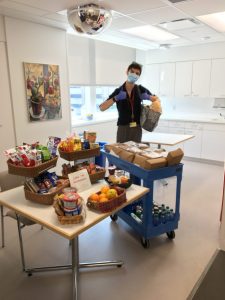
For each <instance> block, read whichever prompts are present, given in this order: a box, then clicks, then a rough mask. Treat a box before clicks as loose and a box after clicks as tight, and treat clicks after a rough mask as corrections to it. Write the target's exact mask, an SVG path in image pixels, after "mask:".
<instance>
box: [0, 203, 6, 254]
mask: <svg viewBox="0 0 225 300" xmlns="http://www.w3.org/2000/svg"><path fill="white" fill-rule="evenodd" d="M0 208H1V231H2V248H4V247H5V228H4V212H3V206H2V205H0Z"/></svg>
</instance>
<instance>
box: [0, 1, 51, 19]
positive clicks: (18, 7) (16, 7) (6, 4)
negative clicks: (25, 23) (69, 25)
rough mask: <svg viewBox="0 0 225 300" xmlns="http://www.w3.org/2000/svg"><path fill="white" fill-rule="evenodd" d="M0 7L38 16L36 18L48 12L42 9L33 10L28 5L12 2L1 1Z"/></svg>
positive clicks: (33, 8)
mask: <svg viewBox="0 0 225 300" xmlns="http://www.w3.org/2000/svg"><path fill="white" fill-rule="evenodd" d="M0 7H2V8H8V9H14V10H17V11H21V12H26V13H29V14H33V15H38V16H42V15H44V14H46V13H48V11H46V10H44V9H39V8H35V7H32V6H30V5H24V4H19V3H16V2H14V1H2V2H0Z"/></svg>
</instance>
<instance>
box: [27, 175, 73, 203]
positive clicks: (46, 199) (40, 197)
mask: <svg viewBox="0 0 225 300" xmlns="http://www.w3.org/2000/svg"><path fill="white" fill-rule="evenodd" d="M68 186H69V180H65V182H64V183H63V184H61V185H60V186H58V187H56V188H55V190H54V192H52V193H46V194H39V193H34V192H31V191H29V190H28V189H27V188H26V187H24V193H25V198H26V199H27V200H30V201H32V202H36V203H39V204H45V205H52V204H53V202H54V197H55V195H56V194H58V193H60V192H61V191H62V190H63V189H64V188H65V187H68Z"/></svg>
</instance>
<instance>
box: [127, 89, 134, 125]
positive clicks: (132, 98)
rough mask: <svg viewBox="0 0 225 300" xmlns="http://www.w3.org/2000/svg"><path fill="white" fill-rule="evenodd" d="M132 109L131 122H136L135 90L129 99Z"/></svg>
mask: <svg viewBox="0 0 225 300" xmlns="http://www.w3.org/2000/svg"><path fill="white" fill-rule="evenodd" d="M128 96H129V95H128ZM129 102H130V107H131V120H132V122H133V121H134V88H133V90H132V92H131V95H130V97H129Z"/></svg>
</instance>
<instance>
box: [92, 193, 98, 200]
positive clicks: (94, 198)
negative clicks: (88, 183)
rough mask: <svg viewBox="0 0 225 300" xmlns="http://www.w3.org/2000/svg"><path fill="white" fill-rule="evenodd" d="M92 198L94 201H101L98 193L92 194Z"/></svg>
mask: <svg viewBox="0 0 225 300" xmlns="http://www.w3.org/2000/svg"><path fill="white" fill-rule="evenodd" d="M90 199H91V200H92V201H99V195H98V194H92V195H91V196H90Z"/></svg>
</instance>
